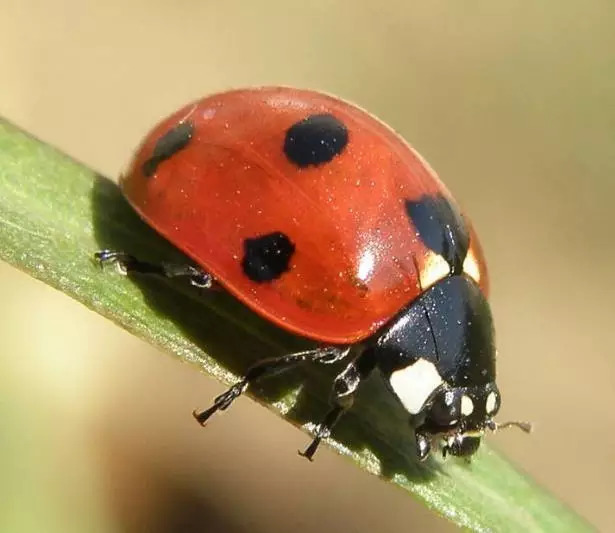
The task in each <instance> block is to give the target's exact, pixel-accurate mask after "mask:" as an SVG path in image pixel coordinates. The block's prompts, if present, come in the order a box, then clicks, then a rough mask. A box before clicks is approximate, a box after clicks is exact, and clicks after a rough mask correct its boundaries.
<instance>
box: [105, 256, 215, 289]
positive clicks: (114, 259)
mask: <svg viewBox="0 0 615 533" xmlns="http://www.w3.org/2000/svg"><path fill="white" fill-rule="evenodd" d="M94 259H96V260H97V261H98V262H99V263H100V264H101V265H103V264H105V263H110V264H114V265H117V267H118V268H119V269H120V271H121V272H122V273H123V274H127V275H128V274H149V275H153V276H161V277H164V278H188V279H189V280H190V283H191V284H192V285H194V286H196V287H200V288H203V289H210V288H211V287H212V285H213V278H212V276H211V274H209V273H208V272H205V271H204V270H201V269H200V268H198V267H195V266H192V265H185V264H177V263H148V262H147V261H141V260H140V259H137V258H136V257H135V256H133V255H130V254H127V253H124V252H118V251H115V250H101V251H100V252H96V253H95V254H94Z"/></svg>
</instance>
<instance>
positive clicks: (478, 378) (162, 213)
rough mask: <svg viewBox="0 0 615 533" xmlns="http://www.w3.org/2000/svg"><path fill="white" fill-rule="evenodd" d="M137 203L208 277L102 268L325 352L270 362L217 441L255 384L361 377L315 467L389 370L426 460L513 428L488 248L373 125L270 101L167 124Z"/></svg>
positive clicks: (252, 376)
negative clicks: (251, 316) (243, 311)
mask: <svg viewBox="0 0 615 533" xmlns="http://www.w3.org/2000/svg"><path fill="white" fill-rule="evenodd" d="M120 187H121V189H122V191H123V193H124V195H125V197H126V198H127V199H128V201H129V203H130V204H131V205H132V206H133V208H134V209H135V210H136V211H137V212H138V214H139V215H140V216H141V217H142V218H143V219H144V220H145V221H146V222H147V223H148V224H149V225H150V226H152V227H153V228H154V229H155V230H157V231H158V232H159V233H160V234H161V235H162V236H164V237H165V238H166V239H168V240H169V241H170V242H171V243H172V244H174V245H175V246H176V247H177V248H179V249H180V250H181V251H182V252H183V253H185V254H186V255H187V256H188V257H189V258H191V259H192V260H193V261H194V263H195V265H198V266H193V265H170V264H161V265H156V264H150V263H147V262H143V261H141V260H139V259H137V258H135V257H133V256H131V255H128V254H126V253H123V252H116V251H110V250H103V251H101V252H98V253H97V254H96V257H97V259H98V260H99V261H101V262H104V263H116V264H118V265H119V266H120V268H121V270H122V271H123V272H125V273H143V274H155V275H160V276H164V277H167V278H173V277H185V278H187V279H188V280H189V281H190V282H191V283H192V284H194V285H197V286H200V287H211V286H212V284H213V283H214V282H215V283H216V284H217V285H219V286H221V287H223V288H224V289H226V290H227V291H229V292H230V293H231V294H233V295H234V296H235V297H237V298H238V299H239V300H241V301H242V302H243V303H244V304H245V305H247V306H248V307H250V308H251V309H252V310H254V311H255V312H256V313H258V314H260V315H261V316H263V317H265V318H266V319H268V320H270V321H271V322H274V323H275V324H277V325H278V326H280V327H282V328H284V329H286V330H289V331H291V332H294V333H296V334H298V335H300V336H303V337H305V338H307V339H311V340H313V341H316V343H317V344H318V347H316V348H313V349H310V350H307V351H302V352H299V353H293V354H289V355H285V356H283V357H280V358H276V359H267V360H264V361H261V362H258V363H257V364H255V365H254V366H252V367H251V368H250V369H248V371H247V373H246V375H245V376H244V377H243V379H241V380H240V381H239V382H238V383H236V384H235V385H233V386H232V387H231V388H230V389H228V390H227V391H226V392H225V393H224V394H222V395H220V396H218V397H217V398H216V399H215V401H214V403H213V405H212V406H211V407H210V408H209V409H207V410H205V411H203V412H195V413H194V416H195V418H196V419H197V420H198V421H199V422H200V423H201V424H204V423H205V422H206V421H207V420H208V419H209V417H210V416H211V415H212V414H213V413H215V412H216V411H218V410H224V409H227V408H228V407H229V406H230V405H231V403H232V402H233V400H235V399H236V398H237V397H238V396H239V395H241V394H242V393H243V392H244V391H245V390H246V389H247V388H248V386H249V385H250V384H251V383H253V382H254V381H255V380H257V379H260V378H261V377H263V376H266V375H267V374H273V373H277V372H280V371H282V370H285V369H287V368H290V367H292V366H295V365H297V364H300V363H306V362H312V363H322V364H331V363H336V362H339V361H342V360H344V359H345V360H347V361H348V363H347V366H346V367H345V368H344V370H342V372H341V373H339V375H338V376H337V377H336V378H335V380H334V382H333V388H332V395H331V404H332V405H331V409H330V411H329V412H328V413H327V414H326V415H325V416H324V419H323V420H322V422H321V423H320V424H319V425H318V426H317V429H316V432H315V437H314V440H313V441H312V443H311V444H310V445H309V446H308V447H307V448H306V450H305V451H304V452H302V455H304V456H305V457H307V458H309V459H312V457H313V455H314V453H315V452H316V449H317V447H318V445H319V443H320V442H321V440H322V439H325V438H327V437H329V436H330V434H331V430H332V428H333V427H334V425H335V424H336V422H337V421H338V420H339V418H340V417H341V415H342V414H343V413H344V412H345V411H346V410H347V409H349V408H350V406H351V405H352V403H353V398H354V396H355V394H356V392H357V390H358V388H359V385H360V384H361V382H362V381H363V380H364V379H365V378H367V377H368V375H369V374H370V373H371V372H373V371H374V370H378V371H379V372H380V373H381V374H382V376H383V377H384V380H385V383H386V384H387V387H388V388H389V389H390V391H391V392H392V393H393V395H394V396H395V397H396V398H397V399H398V400H399V402H400V404H401V406H402V407H403V408H404V409H405V410H406V411H407V413H408V415H409V422H410V425H411V427H412V428H413V429H414V432H415V435H416V444H415V450H416V454H417V456H418V458H419V459H425V458H426V457H427V456H428V455H429V453H430V450H431V447H432V444H434V443H436V444H437V445H439V447H440V448H441V450H442V453H443V454H444V455H446V454H447V453H448V454H451V455H455V456H466V457H467V456H471V455H472V454H474V453H475V452H476V451H477V449H478V447H479V444H480V442H481V438H482V436H483V434H484V432H485V430H486V429H489V430H495V429H497V428H498V427H504V426H510V425H515V426H518V427H520V428H521V429H523V430H526V431H529V424H526V423H523V422H508V423H506V424H497V423H496V422H495V421H494V416H495V415H496V413H497V412H498V410H499V408H500V403H501V399H500V392H499V390H498V387H497V385H496V382H495V354H496V352H495V344H494V328H493V320H492V315H491V311H490V308H489V304H488V302H487V296H488V291H489V282H488V276H487V270H486V266H485V260H484V257H483V251H482V249H481V246H480V243H479V241H478V237H477V235H476V233H475V231H474V229H473V227H472V225H471V223H470V221H469V220H468V218H467V217H466V216H465V215H463V214H462V213H461V211H460V209H459V206H458V205H457V203H456V202H455V200H454V199H453V197H452V196H451V193H450V192H449V191H448V189H447V188H446V187H445V186H444V184H443V183H442V182H441V181H440V179H439V178H438V176H437V175H436V173H435V172H434V171H433V170H432V169H431V167H430V166H429V165H428V164H427V162H426V161H425V160H424V159H423V158H422V157H421V156H420V155H419V154H418V153H417V152H416V151H415V150H414V149H413V148H412V147H411V146H410V145H408V144H407V143H406V142H405V141H404V140H403V139H402V138H401V137H400V136H399V135H398V134H397V133H395V132H394V131H393V130H392V129H391V128H389V127H388V126H386V125H385V124H384V123H382V122H380V121H379V120H378V119H377V118H375V117H374V116H372V115H370V114H369V113H367V112H366V111H364V110H362V109H360V108H358V107H355V106H354V105H351V104H349V103H347V102H345V101H342V100H339V99H337V98H335V97H332V96H329V95H326V94H322V93H319V92H315V91H310V90H300V89H291V88H286V87H262V88H248V89H240V90H233V91H228V92H224V93H220V94H215V95H213V96H208V97H206V98H203V99H201V100H199V101H196V102H194V103H191V104H189V105H187V106H186V107H184V108H182V109H180V110H179V111H177V112H176V113H174V114H172V115H171V116H170V117H168V118H167V119H165V120H163V121H162V122H160V123H159V124H158V125H157V126H156V127H155V128H154V129H153V130H152V131H151V132H150V133H149V135H148V136H147V137H146V138H145V140H144V141H143V143H142V144H141V146H140V148H139V149H138V150H137V152H136V155H135V156H134V159H133V160H132V163H131V165H130V167H129V170H128V171H127V172H126V173H125V174H124V175H123V176H122V178H121V180H120Z"/></svg>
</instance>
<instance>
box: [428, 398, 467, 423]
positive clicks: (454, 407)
mask: <svg viewBox="0 0 615 533" xmlns="http://www.w3.org/2000/svg"><path fill="white" fill-rule="evenodd" d="M459 417H460V399H459V397H458V396H457V397H456V396H455V394H454V393H453V392H451V391H447V392H445V393H443V394H439V395H438V396H437V397H436V398H435V400H434V402H433V404H432V407H431V411H430V418H431V419H432V420H433V422H435V423H436V424H437V425H438V426H452V425H453V424H456V423H457V422H458V420H459Z"/></svg>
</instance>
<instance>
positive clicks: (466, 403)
mask: <svg viewBox="0 0 615 533" xmlns="http://www.w3.org/2000/svg"><path fill="white" fill-rule="evenodd" d="M473 411H474V402H473V401H472V398H470V397H469V396H466V395H465V394H464V395H463V396H462V397H461V414H462V415H463V416H469V415H471V414H472V412H473Z"/></svg>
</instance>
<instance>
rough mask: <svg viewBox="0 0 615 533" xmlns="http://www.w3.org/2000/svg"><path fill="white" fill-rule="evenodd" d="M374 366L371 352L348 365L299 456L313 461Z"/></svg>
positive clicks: (336, 379)
mask: <svg viewBox="0 0 615 533" xmlns="http://www.w3.org/2000/svg"><path fill="white" fill-rule="evenodd" d="M375 366H376V358H375V356H374V353H373V352H372V351H371V350H366V351H364V352H362V353H361V354H360V355H359V356H358V357H357V358H356V359H355V360H354V361H352V363H350V364H349V365H348V366H347V367H346V368H345V369H344V370H343V371H342V372H341V373H340V374H339V375H338V376H337V377H336V378H335V381H334V382H333V388H332V390H331V403H332V404H333V407H332V408H331V410H330V411H329V412H328V413H327V414H326V415H325V418H324V419H323V421H322V422H321V423H320V424H318V426H317V427H316V436H315V437H314V440H313V441H312V442H311V443H310V445H309V446H308V447H307V448H306V449H305V451H303V452H301V451H300V452H299V455H301V456H302V457H305V458H306V459H309V460H310V461H312V460H313V457H314V454H315V453H316V450H317V449H318V446H319V445H320V443H321V441H322V440H323V439H328V438H329V437H330V436H331V431H332V430H333V427H334V426H335V424H337V422H338V420H339V419H340V418H341V417H342V415H343V414H344V413H345V412H346V411H347V410H348V409H350V407H352V404H353V403H354V397H355V394H356V392H357V390H358V388H359V385H360V384H361V381H363V380H364V379H366V378H367V377H368V376H369V375H370V374H371V372H372V370H373V369H374V368H375Z"/></svg>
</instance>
